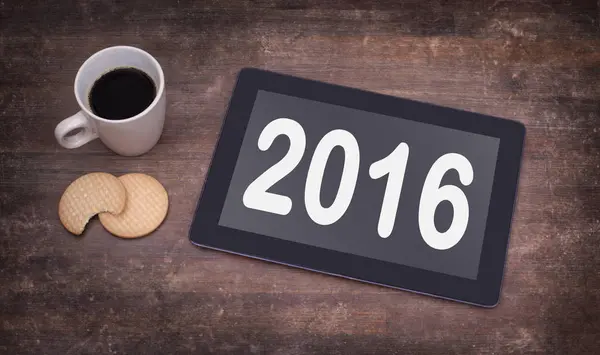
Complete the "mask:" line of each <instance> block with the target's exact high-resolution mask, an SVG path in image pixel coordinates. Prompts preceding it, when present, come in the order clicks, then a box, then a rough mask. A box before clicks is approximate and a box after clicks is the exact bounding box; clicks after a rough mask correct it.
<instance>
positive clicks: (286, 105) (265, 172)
mask: <svg viewBox="0 0 600 355" xmlns="http://www.w3.org/2000/svg"><path fill="white" fill-rule="evenodd" d="M524 136H525V128H524V126H523V125H522V124H520V123H518V122H515V121H511V120H507V119H500V118H495V117H490V116H487V115H482V114H477V113H472V112H467V111H461V110H457V109H452V108H448V107H441V106H436V105H432V104H428V103H423V102H417V101H413V100H407V99H402V98H397V97H392V96H387V95H382V94H378V93H373V92H368V91H363V90H359V89H355V88H350V87H343V86H338V85H333V84H329V83H324V82H318V81H313V80H307V79H302V78H298V77H293V76H289V75H282V74H278V73H274V72H269V71H264V70H259V69H253V68H246V69H243V70H242V71H241V72H240V73H239V76H238V79H237V83H236V86H235V89H234V91H233V94H232V97H231V100H230V102H229V107H228V110H227V114H226V117H225V120H224V123H223V126H222V130H221V134H220V137H219V140H218V143H217V145H216V148H215V151H214V155H213V159H212V162H211V166H210V169H209V171H208V173H207V176H206V181H205V183H204V186H203V189H202V192H201V196H200V198H199V201H198V204H197V208H196V212H195V215H194V219H193V222H192V224H191V228H190V233H189V237H190V240H191V242H192V243H193V244H195V245H198V246H202V247H207V248H212V249H218V250H221V251H226V252H231V253H235V254H241V255H245V256H249V257H253V258H258V259H262V260H267V261H271V262H276V263H281V264H286V265H290V266H294V267H299V268H303V269H307V270H312V271H317V272H322V273H327V274H331V275H336V276H341V277H346V278H350V279H354V280H359V281H364V282H368V283H373V284H377V285H382V286H387V287H392V288H397V289H402V290H407V291H412V292H417V293H421V294H426V295H431V296H435V297H440V298H445V299H451V300H455V301H459V302H465V303H469V304H474V305H478V306H483V307H493V306H495V305H496V304H497V303H498V300H499V295H500V289H501V282H502V276H503V272H504V264H505V257H506V251H507V245H508V240H509V232H510V225H511V219H512V214H513V206H514V202H515V196H516V191H517V183H518V175H519V168H520V163H521V154H522V146H523V141H524Z"/></svg>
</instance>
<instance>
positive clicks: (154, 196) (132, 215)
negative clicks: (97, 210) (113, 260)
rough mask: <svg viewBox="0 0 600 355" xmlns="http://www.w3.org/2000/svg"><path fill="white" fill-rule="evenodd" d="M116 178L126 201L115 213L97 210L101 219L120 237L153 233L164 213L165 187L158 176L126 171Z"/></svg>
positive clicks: (167, 207) (165, 213)
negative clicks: (123, 190)
mask: <svg viewBox="0 0 600 355" xmlns="http://www.w3.org/2000/svg"><path fill="white" fill-rule="evenodd" d="M119 180H120V181H121V183H122V184H123V186H125V190H126V191H127V205H126V206H125V209H124V210H123V212H121V213H120V214H118V215H114V214H110V213H101V214H99V215H98V217H99V219H100V223H102V226H104V228H106V230H108V231H109V232H110V233H112V234H114V235H116V236H117V237H121V238H139V237H143V236H145V235H148V234H150V233H152V232H153V231H154V230H155V229H156V228H158V226H160V224H161V223H162V222H163V221H164V219H165V217H166V216H167V211H168V209H169V196H168V194H167V191H166V190H165V188H164V187H163V186H162V184H161V183H160V182H159V181H158V180H156V179H155V178H153V177H152V176H149V175H146V174H140V173H131V174H125V175H122V176H120V177H119Z"/></svg>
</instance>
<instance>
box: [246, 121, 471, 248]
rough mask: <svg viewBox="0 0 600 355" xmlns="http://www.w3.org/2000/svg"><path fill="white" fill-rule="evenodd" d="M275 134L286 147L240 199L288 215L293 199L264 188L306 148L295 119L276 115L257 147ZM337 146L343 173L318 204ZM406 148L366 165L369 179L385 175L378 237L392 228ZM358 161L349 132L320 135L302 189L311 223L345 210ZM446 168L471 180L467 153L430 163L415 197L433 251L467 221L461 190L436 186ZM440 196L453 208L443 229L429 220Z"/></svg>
mask: <svg viewBox="0 0 600 355" xmlns="http://www.w3.org/2000/svg"><path fill="white" fill-rule="evenodd" d="M280 135H285V136H287V137H288V138H289V140H290V148H289V150H288V152H287V153H286V155H285V156H284V157H283V158H282V159H281V160H280V161H279V162H277V163H276V164H274V165H273V166H271V167H270V168H269V169H267V170H266V171H265V172H264V173H262V174H261V175H260V176H259V177H258V178H256V179H255V180H254V181H253V182H252V183H250V185H248V188H247V189H246V191H245V192H244V195H243V198H242V201H243V203H244V206H246V207H247V208H251V209H255V210H260V211H264V212H269V213H274V214H278V215H287V214H288V213H290V211H291V209H292V200H291V199H290V198H289V197H287V196H283V195H278V194H274V193H270V192H267V190H268V189H269V188H270V187H271V186H273V185H274V184H275V183H277V182H278V181H279V180H281V179H282V178H283V177H285V176H286V175H288V174H289V173H291V172H292V170H294V168H295V167H296V166H297V165H298V164H299V163H300V160H302V156H303V155H304V151H305V149H306V135H305V133H304V129H303V128H302V126H301V125H300V124H299V123H298V122H296V121H294V120H291V119H289V118H278V119H276V120H274V121H272V122H270V123H269V124H268V125H267V126H266V127H265V128H264V129H263V131H262V132H261V134H260V136H259V137H258V148H259V149H260V150H262V151H265V150H267V149H269V148H270V147H271V145H272V144H273V141H274V140H275V138H277V137H278V136H280ZM338 146H339V147H341V148H342V149H343V150H344V167H343V170H342V176H341V178H340V184H339V187H338V191H337V195H336V197H335V199H334V201H333V203H332V204H331V205H330V206H329V207H323V205H322V204H321V198H320V196H321V187H322V186H321V185H322V183H323V175H324V173H325V167H326V165H327V161H328V160H329V157H330V155H331V152H332V150H333V149H334V148H335V147H338ZM408 153H409V148H408V145H407V144H406V143H400V144H399V145H398V146H397V147H396V149H394V151H392V152H391V153H390V154H389V155H388V156H387V157H385V158H383V159H381V160H378V161H376V162H374V163H373V164H371V166H370V167H369V176H370V177H371V178H372V179H379V178H382V177H384V176H385V175H387V176H388V178H387V183H386V187H385V192H384V196H383V201H382V204H381V211H380V214H379V222H378V225H377V233H378V234H379V236H380V237H382V238H387V237H389V236H390V235H391V233H392V230H393V228H394V224H395V221H396V214H397V212H398V203H399V200H400V194H401V192H402V185H403V182H404V175H405V173H406V165H407V163H408ZM359 166H360V151H359V147H358V142H357V141H356V138H355V137H354V136H353V135H352V134H351V133H350V132H348V131H345V130H342V129H336V130H333V131H331V132H329V133H327V134H326V135H325V136H323V138H322V139H321V141H320V142H319V143H318V144H317V147H316V148H315V152H314V154H313V157H312V160H311V162H310V166H309V168H308V174H307V176H306V186H305V189H304V203H305V205H306V211H307V213H308V215H309V217H310V218H311V219H312V220H313V221H314V222H315V223H317V224H320V225H330V224H333V223H335V222H336V221H338V220H339V219H340V218H341V217H342V216H343V215H344V213H346V210H347V209H348V207H349V206H350V202H351V201H352V197H353V195H354V190H355V188H356V181H357V179H358V172H359ZM450 169H454V170H456V171H457V172H458V175H459V179H460V182H461V183H462V184H463V185H464V186H468V185H470V184H471V182H472V181H473V167H472V166H471V163H470V162H469V160H467V158H465V157H464V156H462V155H460V154H457V153H448V154H445V155H443V156H441V157H440V158H439V159H437V160H436V161H435V163H434V164H433V165H432V166H431V169H430V170H429V173H428V174H427V177H426V178H425V183H424V184H423V190H422V191H421V198H420V201H419V213H418V215H419V217H418V224H419V230H420V232H421V237H422V238H423V240H424V241H425V243H427V244H428V245H429V246H430V247H432V248H434V249H438V250H446V249H449V248H452V247H453V246H455V245H456V244H457V243H458V242H459V241H460V240H461V239H462V237H463V235H464V233H465V231H466V229H467V225H468V223H469V202H468V201H467V197H466V196H465V194H464V192H463V191H462V190H461V189H460V188H458V187H456V186H454V185H444V186H440V183H441V180H442V178H443V177H444V175H445V174H446V172H447V171H448V170H450ZM442 201H448V202H450V203H451V204H452V207H453V210H454V216H453V219H452V223H451V225H450V227H449V228H448V230H447V231H445V232H443V233H441V232H439V231H438V230H437V228H436V226H435V222H434V217H435V211H436V209H437V206H438V205H439V204H440V203H441V202H442Z"/></svg>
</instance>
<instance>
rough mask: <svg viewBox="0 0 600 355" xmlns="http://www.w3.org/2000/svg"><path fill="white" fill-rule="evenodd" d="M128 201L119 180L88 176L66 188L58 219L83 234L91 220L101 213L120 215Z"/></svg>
mask: <svg viewBox="0 0 600 355" xmlns="http://www.w3.org/2000/svg"><path fill="white" fill-rule="evenodd" d="M126 202H127V191H126V190H125V186H123V184H122V183H121V182H120V181H119V179H118V178H117V177H115V176H113V175H111V174H108V173H100V172H97V173H89V174H86V175H83V176H81V177H79V178H77V179H76V180H75V181H73V182H72V183H71V184H70V185H69V186H67V188H66V189H65V192H64V193H63V195H62V196H61V198H60V201H59V202H58V216H59V218H60V222H61V223H62V224H63V226H65V228H66V229H67V230H68V231H69V232H71V233H73V234H75V235H80V234H81V233H83V230H84V229H85V226H86V225H87V223H88V221H89V220H90V218H92V217H94V216H95V215H96V214H98V213H100V212H106V213H108V214H111V213H115V214H119V213H121V212H123V210H124V209H125V205H126Z"/></svg>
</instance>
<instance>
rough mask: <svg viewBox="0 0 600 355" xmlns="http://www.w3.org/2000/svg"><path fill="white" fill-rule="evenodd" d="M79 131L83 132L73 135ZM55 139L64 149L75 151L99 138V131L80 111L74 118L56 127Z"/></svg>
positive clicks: (66, 119)
mask: <svg viewBox="0 0 600 355" xmlns="http://www.w3.org/2000/svg"><path fill="white" fill-rule="evenodd" d="M77 129H80V130H81V131H80V132H77V133H76V134H72V132H73V131H75V130H77ZM69 133H71V135H69ZM54 137H56V140H57V141H58V143H59V144H60V145H62V146H63V147H65V148H67V149H73V148H78V147H81V146H82V145H84V144H86V143H88V142H90V141H92V140H94V139H96V138H98V131H97V129H96V126H95V125H94V123H93V122H92V121H91V120H90V119H89V118H87V117H86V116H85V115H84V114H83V111H79V112H77V113H76V114H74V115H73V116H71V117H69V118H65V119H64V120H62V121H61V122H60V123H59V124H58V125H57V126H56V128H55V129H54Z"/></svg>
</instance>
